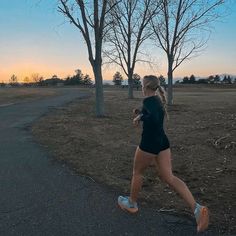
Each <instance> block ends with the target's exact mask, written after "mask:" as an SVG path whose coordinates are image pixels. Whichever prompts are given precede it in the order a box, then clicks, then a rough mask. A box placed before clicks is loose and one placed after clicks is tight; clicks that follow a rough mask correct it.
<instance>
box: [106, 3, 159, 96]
mask: <svg viewBox="0 0 236 236" xmlns="http://www.w3.org/2000/svg"><path fill="white" fill-rule="evenodd" d="M158 7H159V4H158V1H157V0H121V1H119V4H117V5H116V6H115V7H114V8H113V9H112V10H111V11H110V14H109V16H108V17H107V19H106V21H107V22H109V25H110V28H109V30H108V32H107V33H106V37H105V42H106V48H105V50H104V55H105V58H106V59H107V62H108V63H115V64H117V65H119V66H120V67H121V68H122V70H123V71H124V73H125V74H126V75H127V77H128V79H129V85H130V86H129V87H130V89H131V88H132V75H133V73H134V68H135V64H136V62H140V61H142V62H148V60H145V51H143V50H141V45H142V44H143V42H144V41H145V40H147V39H149V38H150V36H151V35H152V33H153V31H151V30H150V28H149V29H148V25H149V23H150V21H151V19H152V18H153V17H154V15H155V14H156V13H157V11H158ZM129 97H132V91H131V93H130V94H129Z"/></svg>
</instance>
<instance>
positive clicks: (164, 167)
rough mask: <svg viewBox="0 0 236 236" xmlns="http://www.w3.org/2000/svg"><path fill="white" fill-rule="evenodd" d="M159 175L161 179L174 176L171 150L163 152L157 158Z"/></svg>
mask: <svg viewBox="0 0 236 236" xmlns="http://www.w3.org/2000/svg"><path fill="white" fill-rule="evenodd" d="M155 162H156V166H157V169H158V174H159V175H160V177H161V178H164V179H165V178H168V177H171V176H172V164H171V152H170V149H169V148H168V149H166V150H164V151H161V152H160V153H159V154H158V155H157V157H156V158H155Z"/></svg>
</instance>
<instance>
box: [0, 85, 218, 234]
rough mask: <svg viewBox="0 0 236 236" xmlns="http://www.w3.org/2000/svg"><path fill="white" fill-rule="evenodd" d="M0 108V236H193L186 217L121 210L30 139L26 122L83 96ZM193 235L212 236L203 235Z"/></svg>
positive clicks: (105, 192) (71, 92) (65, 93)
mask: <svg viewBox="0 0 236 236" xmlns="http://www.w3.org/2000/svg"><path fill="white" fill-rule="evenodd" d="M58 91H61V92H60V95H57V96H55V97H47V98H44V99H40V100H35V101H30V102H22V103H18V104H15V105H10V106H5V107H0V119H1V122H0V235H1V236H2V235H4V236H5V235H6V236H8V235H9V236H10V235H14V236H17V235H27V236H28V235H29V236H37V235H44V236H48V235H50V236H53V235H55V236H60V235H63V236H64V235H101V236H105V235H113V236H115V235H144V236H146V235H147V236H149V235H157V236H167V235H174V236H184V235H186V236H191V235H196V230H195V229H196V225H195V222H194V221H193V220H192V219H187V218H179V217H175V216H171V215H168V214H164V213H159V212H158V209H148V208H146V207H144V206H143V207H141V209H140V211H139V213H138V214H137V215H129V214H127V213H124V212H123V211H121V210H120V209H119V208H118V207H117V204H116V201H117V195H118V194H119V193H117V192H114V191H112V190H109V189H107V188H106V187H103V186H100V185H98V184H96V183H94V182H93V181H92V180H90V179H88V178H86V177H81V176H78V175H76V174H74V173H73V171H72V170H70V169H69V168H67V167H66V166H64V165H63V164H61V163H57V162H55V161H52V158H50V157H49V155H48V153H47V152H46V150H44V149H43V148H42V147H41V146H40V145H39V144H38V143H36V141H35V140H34V138H33V137H32V134H31V132H30V127H31V125H32V122H34V121H35V120H37V119H38V118H40V117H41V116H42V115H44V114H46V113H47V112H49V111H51V110H53V109H57V107H59V106H62V105H65V104H66V103H67V102H70V101H72V100H73V99H75V98H78V97H83V96H85V94H82V93H81V92H79V90H77V89H58ZM198 235H212V236H213V235H214V236H215V235H217V234H216V233H214V232H211V231H208V232H205V233H204V234H198Z"/></svg>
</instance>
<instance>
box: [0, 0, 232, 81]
mask: <svg viewBox="0 0 236 236" xmlns="http://www.w3.org/2000/svg"><path fill="white" fill-rule="evenodd" d="M230 2H231V5H228V10H227V15H226V16H225V17H224V18H222V19H221V20H220V21H218V22H215V23H214V29H213V31H212V34H211V38H210V40H209V42H208V46H207V48H206V49H205V50H204V51H203V52H202V53H201V54H200V56H198V57H196V58H193V59H192V60H190V61H187V62H185V63H184V64H183V65H181V66H180V67H179V68H178V69H177V70H176V71H175V76H176V77H182V76H185V75H191V74H194V75H196V76H208V75H210V74H223V73H228V74H234V75H236V0H233V1H230ZM152 52H153V53H152V56H153V57H155V58H156V60H157V64H156V65H155V66H153V68H150V67H148V66H144V65H137V68H136V72H137V73H139V74H141V75H145V74H153V73H156V74H157V75H159V74H163V75H164V76H165V75H166V61H165V59H164V58H163V57H162V56H161V54H160V52H159V51H158V49H152ZM78 68H80V69H81V70H82V72H83V73H84V74H86V73H88V74H89V75H90V76H91V77H93V74H92V70H91V67H90V64H89V62H88V56H87V48H86V45H85V43H84V41H83V39H82V37H81V35H80V32H79V31H78V30H77V29H76V28H75V27H74V26H73V25H70V24H69V23H67V22H66V20H65V19H64V17H63V16H62V15H61V14H60V13H59V12H57V1H56V0H53V1H51V0H50V1H49V0H41V1H40V0H11V1H9V0H0V82H2V81H6V82H8V81H9V79H10V77H11V75H12V74H15V75H17V77H18V80H20V81H23V79H24V77H26V76H29V77H30V75H31V74H33V73H39V74H40V75H42V76H43V77H44V78H50V77H51V76H52V75H54V74H56V75H58V76H59V77H61V78H63V77H66V76H67V75H73V74H74V71H75V69H78ZM116 70H119V68H116V67H107V66H105V67H104V68H103V75H104V79H105V80H111V79H112V75H113V74H114V73H115V71H116Z"/></svg>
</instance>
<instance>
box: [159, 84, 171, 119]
mask: <svg viewBox="0 0 236 236" xmlns="http://www.w3.org/2000/svg"><path fill="white" fill-rule="evenodd" d="M157 90H158V92H159V95H160V98H161V101H162V105H163V108H164V111H165V115H166V118H167V119H169V116H168V112H167V99H166V94H165V90H164V89H163V87H161V86H160V85H159V86H158V87H157Z"/></svg>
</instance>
